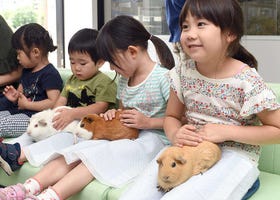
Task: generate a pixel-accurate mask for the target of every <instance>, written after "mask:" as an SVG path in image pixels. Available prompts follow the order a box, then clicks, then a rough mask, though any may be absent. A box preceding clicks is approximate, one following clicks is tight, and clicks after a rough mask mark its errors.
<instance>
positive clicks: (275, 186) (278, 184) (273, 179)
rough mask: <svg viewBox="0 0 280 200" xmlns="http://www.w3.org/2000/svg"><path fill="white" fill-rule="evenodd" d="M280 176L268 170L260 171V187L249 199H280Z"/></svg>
mask: <svg viewBox="0 0 280 200" xmlns="http://www.w3.org/2000/svg"><path fill="white" fill-rule="evenodd" d="M279 199H280V176H279V175H276V174H271V173H267V172H261V173H260V188H259V189H258V190H257V192H256V193H255V194H254V195H253V196H252V197H251V198H250V199H249V200H279Z"/></svg>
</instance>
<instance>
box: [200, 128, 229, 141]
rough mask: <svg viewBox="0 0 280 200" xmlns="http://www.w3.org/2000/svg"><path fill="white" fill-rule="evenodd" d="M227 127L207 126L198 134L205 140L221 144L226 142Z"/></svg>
mask: <svg viewBox="0 0 280 200" xmlns="http://www.w3.org/2000/svg"><path fill="white" fill-rule="evenodd" d="M225 126H226V125H222V124H205V125H204V126H202V127H201V128H200V129H199V130H198V134H199V135H201V136H202V137H203V139H204V140H207V141H210V142H213V143H220V142H224V141H226V140H227V139H226V134H227V132H226V130H227V128H226V127H225Z"/></svg>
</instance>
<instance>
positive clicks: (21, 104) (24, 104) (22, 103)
mask: <svg viewBox="0 0 280 200" xmlns="http://www.w3.org/2000/svg"><path fill="white" fill-rule="evenodd" d="M28 103H30V100H29V99H27V98H26V97H25V96H24V94H22V93H20V92H19V97H18V109H21V110H23V109H28ZM29 107H30V106H29Z"/></svg>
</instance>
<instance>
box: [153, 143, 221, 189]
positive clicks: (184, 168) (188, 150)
mask: <svg viewBox="0 0 280 200" xmlns="http://www.w3.org/2000/svg"><path fill="white" fill-rule="evenodd" d="M220 158H221V149H220V148H219V146H218V145H217V144H214V143H212V142H208V141H204V142H202V143H200V144H199V145H198V146H195V147H191V146H184V147H182V148H181V147H177V146H170V147H168V148H166V149H165V150H164V151H163V152H162V154H161V155H160V157H159V158H158V159H157V163H158V165H159V166H158V189H159V190H161V191H163V192H168V191H170V190H171V189H172V188H174V187H176V186H178V185H180V184H181V183H183V182H185V181H187V180H188V179H189V178H190V177H192V176H194V175H197V174H200V173H203V172H205V171H206V170H208V169H209V168H211V167H212V166H213V165H214V164H215V163H217V162H218V161H219V160H220Z"/></svg>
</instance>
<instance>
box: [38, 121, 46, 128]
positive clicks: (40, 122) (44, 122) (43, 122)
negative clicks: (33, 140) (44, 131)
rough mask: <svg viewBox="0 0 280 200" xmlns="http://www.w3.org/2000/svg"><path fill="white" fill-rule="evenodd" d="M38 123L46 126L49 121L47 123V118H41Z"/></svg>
mask: <svg viewBox="0 0 280 200" xmlns="http://www.w3.org/2000/svg"><path fill="white" fill-rule="evenodd" d="M38 124H39V126H43V127H45V126H47V125H48V123H47V122H46V120H44V119H40V120H39V121H38Z"/></svg>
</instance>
